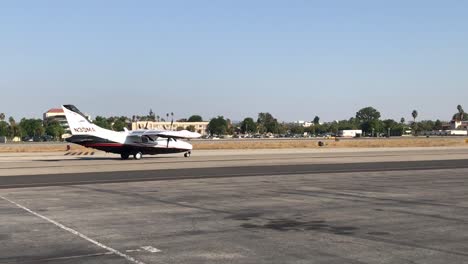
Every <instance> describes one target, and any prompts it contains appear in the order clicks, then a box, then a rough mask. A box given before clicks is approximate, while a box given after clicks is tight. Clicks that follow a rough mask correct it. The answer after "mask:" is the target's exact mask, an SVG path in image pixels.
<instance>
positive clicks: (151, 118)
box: [148, 109, 156, 121]
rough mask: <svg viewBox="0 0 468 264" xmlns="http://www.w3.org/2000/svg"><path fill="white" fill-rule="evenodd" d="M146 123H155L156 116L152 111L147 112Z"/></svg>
mask: <svg viewBox="0 0 468 264" xmlns="http://www.w3.org/2000/svg"><path fill="white" fill-rule="evenodd" d="M148 121H156V114H155V113H154V112H153V109H150V110H149V113H148Z"/></svg>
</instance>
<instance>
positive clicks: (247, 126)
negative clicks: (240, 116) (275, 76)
mask: <svg viewBox="0 0 468 264" xmlns="http://www.w3.org/2000/svg"><path fill="white" fill-rule="evenodd" d="M241 132H242V134H251V133H255V132H257V124H255V121H254V120H253V118H251V117H247V118H244V121H242V123H241Z"/></svg>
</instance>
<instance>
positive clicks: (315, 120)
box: [313, 116, 320, 125]
mask: <svg viewBox="0 0 468 264" xmlns="http://www.w3.org/2000/svg"><path fill="white" fill-rule="evenodd" d="M313 122H314V125H318V124H320V117H318V116H315V117H314V121H313Z"/></svg>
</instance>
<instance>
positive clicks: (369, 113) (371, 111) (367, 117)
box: [356, 106, 380, 122]
mask: <svg viewBox="0 0 468 264" xmlns="http://www.w3.org/2000/svg"><path fill="white" fill-rule="evenodd" d="M379 118H380V112H379V111H377V109H375V108H373V107H370V106H368V107H365V108H362V109H361V110H359V111H358V112H356V119H357V120H359V121H360V122H369V121H373V120H377V119H379Z"/></svg>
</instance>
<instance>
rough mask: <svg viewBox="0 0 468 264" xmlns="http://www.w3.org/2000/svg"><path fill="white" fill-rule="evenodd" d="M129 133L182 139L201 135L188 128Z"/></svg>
mask: <svg viewBox="0 0 468 264" xmlns="http://www.w3.org/2000/svg"><path fill="white" fill-rule="evenodd" d="M130 135H135V136H136V135H138V136H145V135H146V136H156V137H163V138H182V139H184V138H185V139H192V138H199V137H201V135H200V133H196V132H190V131H188V130H181V131H157V130H143V131H142V130H138V131H132V132H131V133H130Z"/></svg>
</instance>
